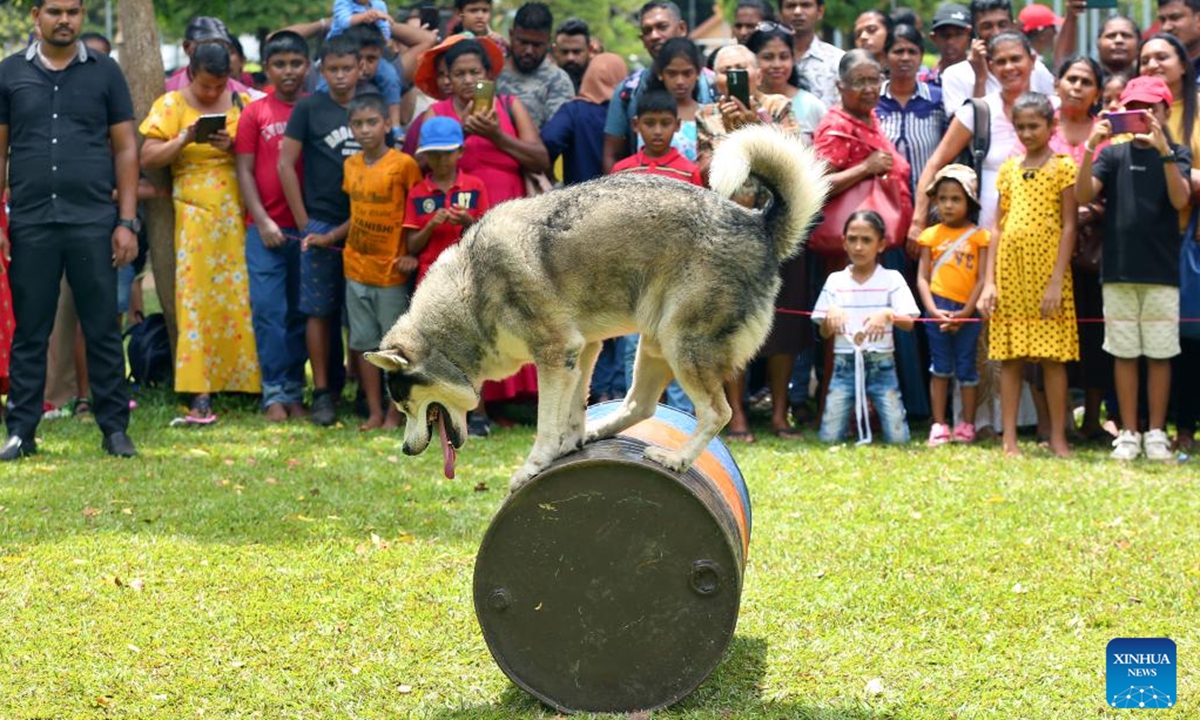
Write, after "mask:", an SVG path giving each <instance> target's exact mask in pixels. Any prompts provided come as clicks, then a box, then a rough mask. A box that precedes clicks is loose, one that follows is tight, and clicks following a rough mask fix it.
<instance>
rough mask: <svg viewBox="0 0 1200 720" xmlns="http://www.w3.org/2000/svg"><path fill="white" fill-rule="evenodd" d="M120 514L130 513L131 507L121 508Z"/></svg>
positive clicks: (131, 512) (131, 511)
mask: <svg viewBox="0 0 1200 720" xmlns="http://www.w3.org/2000/svg"><path fill="white" fill-rule="evenodd" d="M121 514H122V515H132V514H133V508H121Z"/></svg>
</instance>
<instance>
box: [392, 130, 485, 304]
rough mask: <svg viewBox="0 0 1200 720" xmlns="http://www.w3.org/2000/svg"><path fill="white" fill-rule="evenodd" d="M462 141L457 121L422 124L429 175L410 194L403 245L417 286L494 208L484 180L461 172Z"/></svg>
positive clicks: (421, 149)
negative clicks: (413, 264)
mask: <svg viewBox="0 0 1200 720" xmlns="http://www.w3.org/2000/svg"><path fill="white" fill-rule="evenodd" d="M463 142H464V139H463V130H462V125H460V124H459V122H458V121H457V120H455V119H454V118H451V117H442V116H438V117H432V118H429V120H427V121H426V122H425V123H424V124H423V125H421V139H420V142H419V144H418V146H417V155H418V156H419V157H421V158H423V159H424V160H425V164H426V165H428V166H429V173H428V174H427V175H426V176H425V179H424V180H422V181H421V182H419V183H417V184H416V186H414V187H413V189H412V190H411V191H410V192H409V193H408V203H407V207H406V209H405V211H404V246H405V248H406V249H407V252H408V254H409V255H410V256H413V257H414V258H415V259H416V262H417V285H420V284H421V280H423V279H424V278H425V273H427V272H429V268H430V267H431V266H432V265H433V263H434V261H436V260H437V259H438V256H439V255H441V254H442V252H443V251H444V250H446V249H447V248H449V247H450V246H452V245H455V244H457V243H458V241H459V240H461V239H462V235H463V231H464V230H466V229H467V228H468V227H470V226H471V225H473V224H474V223H475V221H476V220H478V219H479V218H481V217H483V214H484V213H485V212H487V211H488V208H489V207H490V204H489V203H488V195H487V188H486V187H485V186H484V184H483V182H482V181H481V180H480V179H479V178H477V177H475V176H474V175H470V174H468V173H465V172H462V171H461V170H459V169H458V161H459V160H460V159H462V154H463Z"/></svg>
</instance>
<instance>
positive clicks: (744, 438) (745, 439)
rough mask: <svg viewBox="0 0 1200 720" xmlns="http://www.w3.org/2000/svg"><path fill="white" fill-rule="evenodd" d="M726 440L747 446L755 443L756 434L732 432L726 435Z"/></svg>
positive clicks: (742, 431)
mask: <svg viewBox="0 0 1200 720" xmlns="http://www.w3.org/2000/svg"><path fill="white" fill-rule="evenodd" d="M725 439H726V440H730V441H732V442H740V443H746V444H747V445H750V444H752V443H754V442H755V439H754V433H752V432H750V431H749V430H730V431H728V432H726V433H725Z"/></svg>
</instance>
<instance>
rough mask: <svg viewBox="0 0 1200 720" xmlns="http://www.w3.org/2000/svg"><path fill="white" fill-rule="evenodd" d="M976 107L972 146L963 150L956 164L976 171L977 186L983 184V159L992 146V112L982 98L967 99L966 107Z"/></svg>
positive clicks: (972, 129)
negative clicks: (969, 104)
mask: <svg viewBox="0 0 1200 720" xmlns="http://www.w3.org/2000/svg"><path fill="white" fill-rule="evenodd" d="M967 103H971V105H973V106H974V107H975V127H973V128H971V144H970V145H967V146H966V147H965V148H963V151H962V152H961V153H959V155H958V158H956V159H955V161H954V162H956V163H959V164H961V165H966V166H967V167H969V168H971V169H972V170H974V171H975V177H976V178H978V179H977V180H976V183H977V186H980V187H981V186H982V184H983V159H984V158H986V157H987V154H988V150H989V149H990V148H991V146H992V112H991V109H990V108H988V105H987V103H985V102H984V101H983V99H982V98H967V100H965V101H964V102H963V104H964V105H966V104H967Z"/></svg>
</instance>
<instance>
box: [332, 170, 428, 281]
mask: <svg viewBox="0 0 1200 720" xmlns="http://www.w3.org/2000/svg"><path fill="white" fill-rule="evenodd" d="M419 182H421V170H420V168H418V167H417V161H416V160H413V159H412V157H411V156H409V155H405V154H404V153H402V152H400V151H399V150H395V149H388V151H387V152H386V153H384V154H383V157H381V158H379V159H378V160H376V161H375V162H374V163H372V164H370V165H368V164H367V161H366V159H365V158H364V157H363V154H362V153H361V152H360V153H357V154H355V155H353V156H351V157H349V158H347V159H346V164H345V176H344V178H343V180H342V190H344V191H345V192H346V194H347V195H349V196H350V232H349V234H348V235H347V236H346V250H345V252H344V253H343V256H342V261H343V267H344V271H345V273H346V279H347V280H353V281H354V282H358V283H362V284H363V285H374V286H376V287H390V286H393V285H402V284H403V283H404V282H406V281H407V280H408V276H406V275H404V274H403V273H401V272H400V271H399V270H397V269H396V259H397V258H399V257H400V256H401V255H404V253H405V248H404V243H403V240H402V239H401V237H400V230H401V227H402V226H403V224H404V206H405V202H406V201H407V199H408V191H409V189H410V188H411V187H412V186H413V185H416V184H417V183H419Z"/></svg>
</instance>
